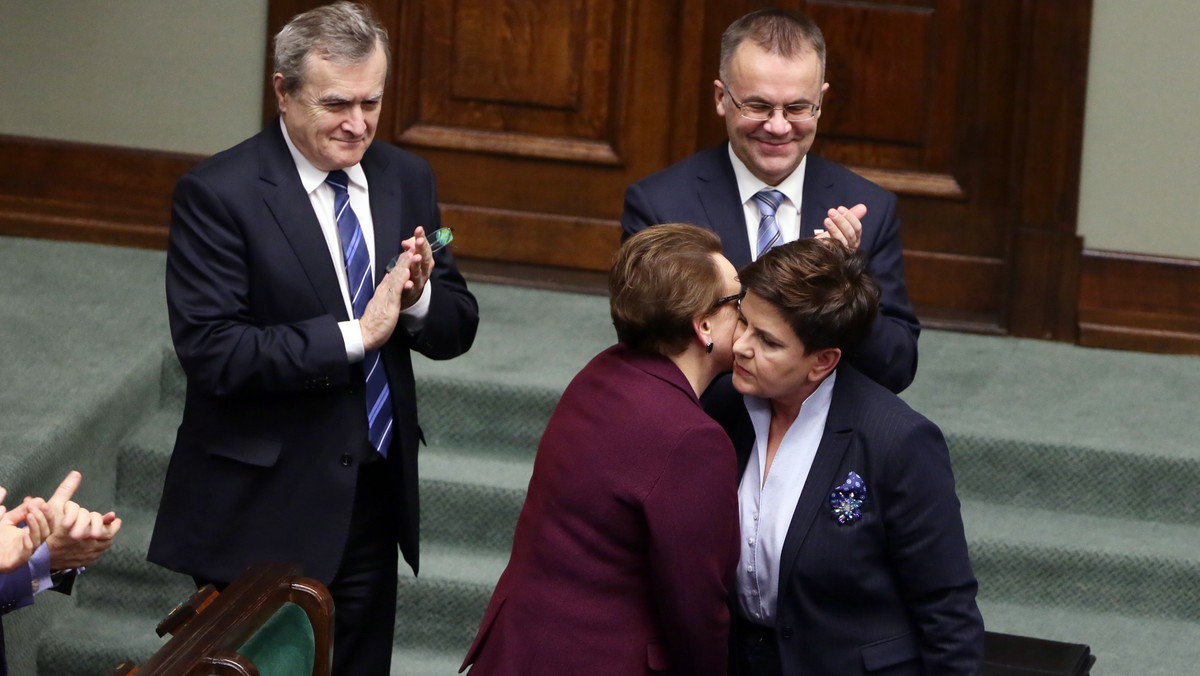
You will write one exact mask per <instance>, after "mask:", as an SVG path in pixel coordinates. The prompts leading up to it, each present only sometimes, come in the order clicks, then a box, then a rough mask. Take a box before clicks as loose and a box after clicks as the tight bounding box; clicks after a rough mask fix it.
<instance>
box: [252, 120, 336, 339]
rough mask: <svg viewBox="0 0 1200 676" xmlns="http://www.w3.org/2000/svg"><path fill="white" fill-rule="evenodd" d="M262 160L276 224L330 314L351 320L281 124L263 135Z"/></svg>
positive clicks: (267, 197) (263, 183)
mask: <svg viewBox="0 0 1200 676" xmlns="http://www.w3.org/2000/svg"><path fill="white" fill-rule="evenodd" d="M260 158H261V165H260V169H259V179H260V180H259V185H260V187H261V190H262V194H263V199H264V200H265V201H266V203H267V207H268V208H269V209H270V210H271V213H272V214H273V215H274V216H275V224H276V225H277V226H278V227H279V229H280V230H282V231H283V234H284V236H285V237H286V238H287V240H288V242H289V243H290V244H291V247H292V251H293V253H294V254H295V256H296V258H297V259H298V260H299V261H300V267H301V268H302V269H303V270H304V274H305V276H306V277H307V278H308V281H309V283H310V284H311V285H312V288H313V292H314V293H316V294H317V297H319V298H320V299H321V304H322V305H324V306H325V310H326V312H328V313H329V314H331V315H333V316H334V317H336V318H337V319H338V320H339V321H345V320H347V319H349V318H350V316H349V314H348V313H347V312H346V301H345V299H344V298H343V297H342V290H341V287H340V285H339V284H338V280H337V272H336V271H335V270H334V269H333V262H332V260H331V259H330V257H329V245H328V244H326V242H325V236H324V235H323V234H322V232H321V224H320V223H318V222H317V216H316V214H314V213H313V210H312V202H311V201H310V200H309V198H308V193H306V192H305V191H304V185H303V184H301V183H300V174H299V173H297V171H296V165H295V163H294V162H293V161H292V156H291V154H290V153H289V152H288V148H287V144H286V143H285V142H284V140H283V132H282V131H280V129H279V123H278V122H274V123H272V124H269V125H268V126H267V130H266V131H265V132H264V133H263V144H262V150H261V152H260Z"/></svg>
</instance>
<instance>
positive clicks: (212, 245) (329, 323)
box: [166, 173, 349, 395]
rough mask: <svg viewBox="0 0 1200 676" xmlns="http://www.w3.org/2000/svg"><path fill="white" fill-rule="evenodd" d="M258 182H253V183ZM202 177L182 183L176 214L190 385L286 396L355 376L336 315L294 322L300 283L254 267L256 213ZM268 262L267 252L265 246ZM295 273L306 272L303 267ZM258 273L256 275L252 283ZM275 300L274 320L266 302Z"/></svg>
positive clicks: (176, 323) (179, 326) (180, 350)
mask: <svg viewBox="0 0 1200 676" xmlns="http://www.w3.org/2000/svg"><path fill="white" fill-rule="evenodd" d="M247 180H252V179H247ZM241 201H242V200H235V199H232V198H230V197H228V196H227V195H225V194H222V192H220V191H218V190H216V189H215V188H214V187H213V186H212V185H210V184H209V183H208V182H206V181H205V180H204V178H202V177H201V176H200V175H197V174H195V173H189V174H186V175H184V177H183V178H181V179H180V180H179V183H178V184H177V185H176V188H175V195H174V198H173V202H172V211H171V231H170V242H169V244H168V247H167V272H166V291H167V307H168V311H169V316H170V320H171V335H172V338H173V340H174V343H175V350H176V353H177V354H178V356H179V360H180V362H181V364H182V365H183V368H184V370H185V371H186V372H187V374H188V382H189V383H190V384H195V385H197V386H199V387H200V388H201V389H203V390H205V391H207V392H209V393H210V394H216V395H230V394H244V393H249V392H288V391H302V390H306V389H312V388H313V387H315V386H317V385H318V384H319V385H320V386H338V385H345V384H347V383H348V382H349V369H348V368H347V366H348V360H347V358H346V348H345V343H344V342H343V340H342V337H341V332H340V331H339V330H338V327H337V320H336V319H335V318H334V317H333V316H332V315H329V314H324V313H322V312H320V311H316V310H313V311H311V312H310V313H309V316H306V317H304V318H303V319H296V320H287V321H284V320H280V319H279V317H282V316H283V315H285V314H287V313H289V312H294V307H291V306H289V304H290V303H296V302H299V301H298V300H297V299H296V298H289V297H288V296H289V294H291V293H292V292H293V289H294V288H295V285H296V284H307V283H308V282H307V280H305V279H304V278H302V277H297V278H296V279H279V278H276V279H271V280H269V281H261V280H264V279H265V278H266V277H267V276H268V275H267V273H265V272H263V271H261V270H259V271H257V272H256V271H255V270H253V269H252V268H253V266H252V265H251V251H250V249H251V247H254V246H256V242H257V241H258V240H257V239H256V236H255V234H254V232H253V230H254V229H255V228H260V229H261V228H264V227H266V224H265V223H262V222H255V223H249V222H246V221H247V220H249V219H251V218H254V217H255V216H256V215H258V216H259V217H261V218H263V219H264V220H265V219H266V218H269V216H267V214H268V212H267V211H266V210H265V209H259V210H258V211H255V210H254V209H253V208H252V207H250V206H248V205H246V204H242V203H241ZM258 253H259V255H260V259H265V258H266V256H268V255H269V253H268V252H258ZM295 274H296V275H298V276H299V275H301V274H302V273H300V272H298V271H297V272H296V273H295ZM253 279H258V280H260V281H257V282H255V283H253V284H252V280H253ZM268 305H274V306H275V309H272V310H270V312H273V313H277V315H278V316H267V315H266V314H265V313H264V311H263V309H262V308H263V307H265V306H268Z"/></svg>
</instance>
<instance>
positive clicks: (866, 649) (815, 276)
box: [705, 239, 983, 676]
mask: <svg viewBox="0 0 1200 676" xmlns="http://www.w3.org/2000/svg"><path fill="white" fill-rule="evenodd" d="M741 280H742V283H743V284H744V285H745V287H746V295H745V298H744V299H743V301H742V302H741V303H739V307H738V311H739V321H738V328H737V339H736V341H735V343H734V350H733V353H734V370H733V375H732V379H731V380H732V386H731V384H730V379H728V378H726V379H723V380H722V381H721V382H718V383H717V384H715V385H714V386H713V388H712V389H711V390H710V391H709V392H708V393H706V395H705V408H706V410H708V411H709V412H710V413H712V414H713V415H714V417H716V418H717V419H718V420H719V421H720V422H721V425H722V427H724V428H725V430H726V431H727V432H729V435H730V438H731V439H732V440H733V443H734V446H735V448H736V449H737V452H738V463H739V471H740V472H741V477H742V478H741V483H740V486H739V488H738V502H739V507H740V515H741V536H742V537H741V559H740V562H739V564H738V571H737V582H736V590H735V595H734V608H735V610H734V613H735V619H734V622H733V624H734V633H733V641H732V652H733V659H732V665H733V666H732V671H733V672H734V673H737V674H750V675H753V676H767V675H778V674H785V675H790V674H804V675H805V676H846V675H848V674H887V675H889V676H900V675H905V676H919V675H922V674H964V675H965V674H975V673H978V670H979V665H980V660H981V654H982V645H983V620H982V618H981V617H980V615H979V609H978V607H977V605H976V602H975V592H976V587H977V586H976V581H975V577H974V575H973V573H972V572H971V564H970V561H969V559H968V556H967V543H966V538H965V536H964V533H963V524H962V517H961V514H960V506H959V501H958V497H957V496H956V495H955V491H954V476H953V473H952V471H951V468H950V455H949V452H948V450H947V448H946V442H945V441H944V439H943V438H942V434H941V432H940V430H938V428H937V426H936V425H934V424H933V423H931V422H930V421H929V420H927V419H925V418H924V417H923V416H921V415H920V414H918V413H916V412H915V411H913V410H912V409H911V408H909V407H908V406H907V405H906V404H905V403H904V402H903V401H901V400H900V399H899V397H897V396H896V395H894V394H892V393H891V392H889V391H887V390H886V389H884V388H883V387H882V386H880V385H878V384H876V383H875V382H873V381H872V380H871V379H869V378H867V377H866V376H864V375H862V374H861V373H859V372H858V371H857V370H855V369H854V368H853V367H852V366H850V365H849V364H845V363H841V356H842V353H843V350H845V349H846V348H848V347H850V346H852V345H854V343H855V342H856V341H858V340H861V339H862V337H863V336H865V335H866V334H867V332H868V331H869V329H870V326H871V321H872V318H873V317H874V314H875V313H876V312H877V303H878V290H877V287H876V286H875V283H874V282H873V281H872V280H871V279H870V277H869V276H868V275H867V273H866V269H865V262H864V261H863V259H862V258H861V257H859V256H855V255H853V254H851V253H849V252H848V251H847V250H846V249H845V248H844V247H843V246H841V245H840V244H837V243H826V242H821V241H818V240H811V239H808V240H799V241H796V242H793V243H790V244H785V245H783V246H781V247H777V248H775V249H773V250H772V251H770V252H769V253H767V254H766V255H764V256H763V257H762V258H760V259H759V260H757V261H755V262H754V263H752V264H751V265H749V266H748V267H747V268H745V269H743V270H742V272H741ZM735 388H736V390H735Z"/></svg>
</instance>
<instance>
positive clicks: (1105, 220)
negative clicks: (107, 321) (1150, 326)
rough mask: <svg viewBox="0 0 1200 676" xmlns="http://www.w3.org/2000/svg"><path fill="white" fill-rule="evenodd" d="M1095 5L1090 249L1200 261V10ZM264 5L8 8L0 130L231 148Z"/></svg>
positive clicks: (1087, 201)
mask: <svg viewBox="0 0 1200 676" xmlns="http://www.w3.org/2000/svg"><path fill="white" fill-rule="evenodd" d="M1056 1H1057V0H1056ZM1094 3H1095V5H1094V16H1093V35H1092V43H1091V48H1092V51H1091V59H1090V72H1089V73H1088V95H1087V120H1086V123H1085V127H1084V152H1083V177H1082V187H1081V190H1080V209H1079V234H1080V235H1081V236H1083V238H1084V245H1085V246H1087V247H1089V248H1097V249H1109V250H1118V251H1134V252H1140V253H1150V254H1166V255H1174V256H1184V257H1188V258H1200V151H1198V150H1197V149H1196V145H1197V143H1196V142H1197V139H1198V136H1200V134H1198V133H1197V131H1196V130H1197V129H1198V128H1200V50H1197V49H1196V48H1195V43H1196V40H1195V35H1194V30H1195V27H1196V26H1197V25H1200V2H1196V0H1154V2H1138V1H1135V0H1094ZM266 10H267V0H169V1H168V0H38V1H36V2H31V1H30V0H0V134H15V135H22V136H34V137H44V138H55V139H64V140H70V141H85V142H91V143H104V144H112V145H121V146H133V147H140V148H156V149H162V150H176V151H182V152H191V153H201V154H209V153H213V152H216V151H217V150H220V149H222V148H225V147H228V146H230V145H233V144H234V143H236V142H238V141H240V140H241V139H243V138H245V137H247V136H250V135H251V134H253V133H255V132H256V131H257V130H258V129H259V127H260V119H261V118H260V107H261V105H262V100H261V98H260V96H261V91H262V87H263V84H264V75H263V69H262V63H263V58H264V52H265V49H266V45H265V40H264V38H263V35H264V33H265V32H266ZM1031 105H1034V106H1036V105H1037V102H1036V101H1033V102H1031Z"/></svg>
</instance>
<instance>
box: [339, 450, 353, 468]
mask: <svg viewBox="0 0 1200 676" xmlns="http://www.w3.org/2000/svg"><path fill="white" fill-rule="evenodd" d="M341 462H342V467H349V466H350V464H351V463H353V462H354V458H352V457H350V454H349V453H344V454H342V460H341Z"/></svg>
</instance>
